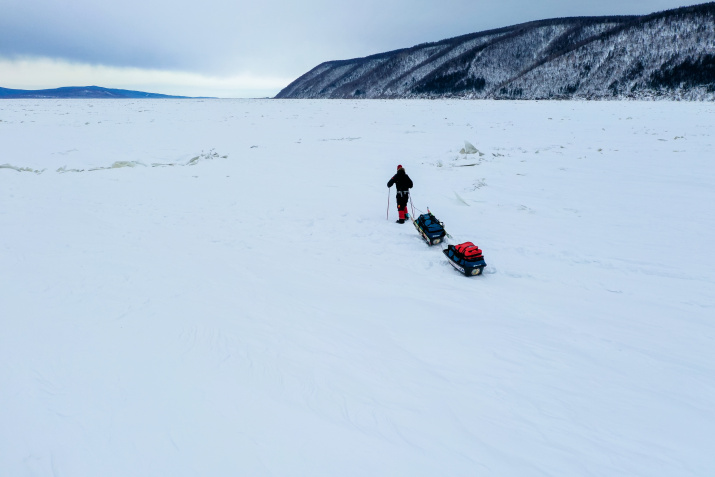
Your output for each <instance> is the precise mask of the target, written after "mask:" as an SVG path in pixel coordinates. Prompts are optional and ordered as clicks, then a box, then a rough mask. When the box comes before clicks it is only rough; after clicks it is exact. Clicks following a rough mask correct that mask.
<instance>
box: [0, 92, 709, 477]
mask: <svg viewBox="0 0 715 477" xmlns="http://www.w3.org/2000/svg"><path fill="white" fill-rule="evenodd" d="M714 131H715V106H714V104H713V103H707V102H690V103H685V102H681V103H678V102H630V101H629V102H521V101H509V102H506V101H497V102H492V101H480V102H467V101H402V100H396V101H330V102H322V101H310V100H305V101H276V100H264V101H249V100H206V101H197V100H176V101H175V100H113V101H100V100H87V101H83V100H72V101H57V100H43V101H40V100H32V101H29V100H28V101H15V100H10V101H4V102H0V152H1V154H2V159H0V204H2V207H0V231H2V234H0V271H1V272H0V323H1V325H2V328H1V332H0V474H1V475H8V476H63V475H67V476H74V477H84V476H86V477H90V476H91V477H94V476H99V475H101V476H107V477H109V476H121V477H126V476H157V475H171V476H175V477H181V476H195V475H201V476H207V475H208V476H215V475H251V476H269V475H270V476H296V475H306V476H307V475H309V476H335V475H343V476H361V477H362V476H366V475H373V476H395V475H408V476H435V475H448V476H475V475H484V476H487V475H491V476H499V477H531V476H543V475H559V476H569V477H581V476H584V477H585V476H593V475H599V476H628V477H632V476H648V477H674V476H698V477H702V476H707V475H713V474H715V457H714V454H713V452H712V448H713V443H714V442H715V408H714V407H713V402H715V346H714V345H715V322H714V321H713V316H714V311H715V272H714V271H713V270H715V254H713V253H712V244H713V242H714V241H715V240H714V239H715V218H714V217H715V216H714V215H713V213H712V204H713V203H715V163H713V161H712V151H713V139H714V134H715V133H714ZM465 141H469V142H470V143H471V144H473V145H474V146H475V148H476V149H477V150H478V152H476V153H473V154H461V153H460V150H461V149H463V148H464V147H465ZM466 149H467V148H465V150H466ZM398 163H400V164H402V165H404V166H405V168H406V170H407V172H408V174H409V175H410V176H411V177H412V179H413V180H414V182H415V187H414V189H413V206H414V211H415V212H419V211H424V210H426V209H427V207H429V208H430V210H432V212H434V213H435V214H436V215H437V216H438V217H439V218H440V219H441V220H443V221H444V223H445V225H446V227H447V230H448V231H449V232H450V234H451V235H452V236H453V237H454V241H466V240H469V241H473V242H475V243H477V244H478V245H479V246H480V247H481V248H482V249H483V250H484V253H485V257H486V261H487V263H488V267H487V269H486V274H485V275H484V276H481V277H474V278H465V277H464V276H461V275H460V274H458V273H457V272H455V271H454V270H453V269H452V268H451V267H450V266H449V265H448V264H447V262H446V261H445V259H444V256H443V255H442V253H441V251H440V249H439V248H438V247H431V248H430V247H427V246H426V245H425V244H424V243H423V242H422V241H421V240H420V239H419V237H418V236H417V233H416V232H415V230H414V228H412V226H411V225H398V224H395V222H394V220H395V218H396V213H395V210H394V204H395V202H394V189H393V190H392V191H389V193H388V189H387V187H386V182H387V181H388V179H389V178H390V176H391V175H392V174H393V173H394V171H395V167H396V165H397V164H398ZM388 197H389V198H390V202H391V203H390V211H389V212H390V220H386V213H387V201H388Z"/></svg>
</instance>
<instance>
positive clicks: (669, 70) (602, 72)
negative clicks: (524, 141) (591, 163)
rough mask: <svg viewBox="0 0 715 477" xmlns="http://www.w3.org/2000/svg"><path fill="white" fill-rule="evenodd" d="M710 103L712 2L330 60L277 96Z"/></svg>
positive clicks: (713, 86)
mask: <svg viewBox="0 0 715 477" xmlns="http://www.w3.org/2000/svg"><path fill="white" fill-rule="evenodd" d="M445 97H452V98H468V99H480V98H489V99H609V98H616V99H621V98H653V97H663V98H670V99H708V100H715V2H709V3H705V4H701V5H695V6H690V7H682V8H678V9H674V10H668V11H664V12H658V13H653V14H650V15H645V16H612V17H577V18H556V19H550V20H541V21H535V22H530V23H524V24H520V25H514V26H510V27H506V28H500V29H497V30H490V31H484V32H479V33H472V34H469V35H464V36H459V37H455V38H450V39H447V40H442V41H439V42H436V43H425V44H421V45H417V46H414V47H412V48H407V49H401V50H396V51H391V52H387V53H381V54H377V55H372V56H368V57H365V58H355V59H352V60H342V61H328V62H326V63H322V64H320V65H318V66H317V67H315V68H313V69H312V70H311V71H309V72H308V73H306V74H304V75H303V76H301V77H300V78H298V79H296V80H295V81H294V82H293V83H291V84H290V85H288V86H287V87H286V88H285V89H283V90H282V91H281V92H280V93H279V94H278V95H277V96H276V98H445Z"/></svg>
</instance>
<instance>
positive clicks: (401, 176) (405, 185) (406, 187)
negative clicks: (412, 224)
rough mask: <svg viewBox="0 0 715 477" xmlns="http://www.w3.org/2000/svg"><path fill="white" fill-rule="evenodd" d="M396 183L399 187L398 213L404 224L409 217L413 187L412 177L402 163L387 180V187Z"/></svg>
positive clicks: (397, 187)
mask: <svg viewBox="0 0 715 477" xmlns="http://www.w3.org/2000/svg"><path fill="white" fill-rule="evenodd" d="M393 184H394V185H395V188H396V189H397V213H398V215H399V218H398V219H397V223H398V224H404V223H405V219H408V218H409V214H408V213H407V202H408V201H409V200H410V189H411V188H412V179H410V176H408V175H407V172H405V168H404V167H402V165H399V166H397V173H396V174H395V175H394V176H392V179H390V180H389V181H388V182H387V187H388V188H389V187H392V185H393Z"/></svg>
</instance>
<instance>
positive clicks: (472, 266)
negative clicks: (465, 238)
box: [442, 242, 487, 277]
mask: <svg viewBox="0 0 715 477" xmlns="http://www.w3.org/2000/svg"><path fill="white" fill-rule="evenodd" d="M442 253H444V254H445V256H446V257H447V260H448V261H449V264H450V265H452V266H453V267H454V268H455V269H456V270H458V271H459V272H461V273H463V274H464V275H466V276H468V277H471V276H476V275H481V274H482V271H483V270H484V267H486V266H487V263H486V262H485V261H484V255H483V254H482V251H481V250H480V249H479V247H477V246H476V245H474V244H473V243H472V242H464V243H460V244H458V245H448V246H447V248H445V249H444V250H442Z"/></svg>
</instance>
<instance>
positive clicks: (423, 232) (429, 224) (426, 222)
mask: <svg viewBox="0 0 715 477" xmlns="http://www.w3.org/2000/svg"><path fill="white" fill-rule="evenodd" d="M412 223H413V224H414V225H415V228H416V229H417V232H419V234H420V236H421V237H422V239H423V240H424V241H425V242H427V245H430V246H432V245H436V244H438V243H440V242H442V241H443V240H444V237H445V235H447V232H446V231H445V230H444V224H443V223H442V222H440V221H439V220H437V217H435V216H434V215H432V212H430V211H429V209H427V213H426V214H422V215H420V216H418V217H417V219H413V220H412Z"/></svg>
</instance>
